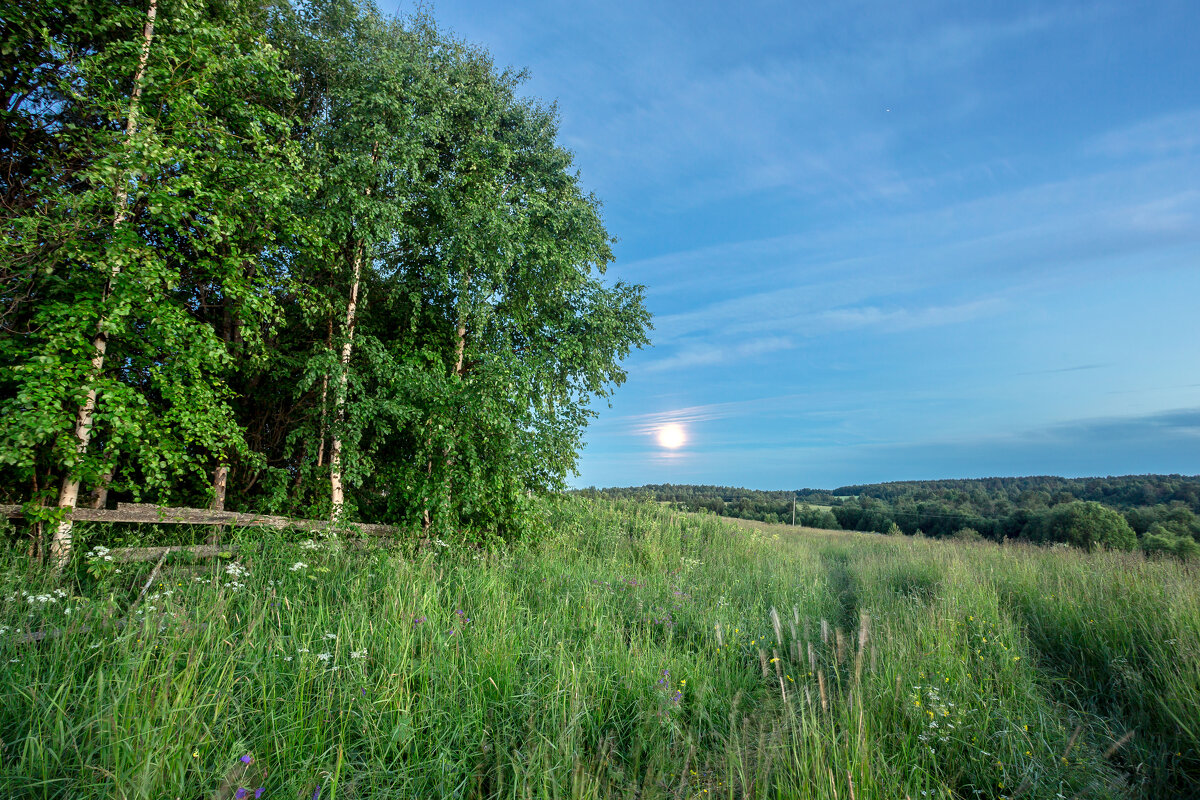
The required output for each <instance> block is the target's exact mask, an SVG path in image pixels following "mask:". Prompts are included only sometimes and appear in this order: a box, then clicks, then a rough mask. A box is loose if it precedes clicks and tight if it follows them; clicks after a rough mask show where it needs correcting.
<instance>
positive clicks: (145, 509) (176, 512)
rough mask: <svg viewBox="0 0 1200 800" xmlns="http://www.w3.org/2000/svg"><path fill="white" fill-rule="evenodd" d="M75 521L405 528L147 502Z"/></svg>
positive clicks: (390, 532) (10, 510)
mask: <svg viewBox="0 0 1200 800" xmlns="http://www.w3.org/2000/svg"><path fill="white" fill-rule="evenodd" d="M0 515H2V516H5V517H7V518H9V519H22V518H24V516H25V514H24V513H23V512H22V511H21V507H20V506H13V505H0ZM71 519H73V520H74V521H76V522H134V523H141V524H154V525H222V526H237V527H241V528H276V529H278V530H283V529H285V528H299V529H301V530H309V531H324V530H330V529H337V528H344V529H349V530H354V531H357V532H358V533H360V534H362V535H364V536H396V535H398V534H400V533H402V532H403V530H404V529H402V528H400V527H397V526H395V525H377V524H374V523H370V522H343V523H340V524H338V525H334V524H333V523H331V522H329V521H328V520H317V519H294V518H292V517H275V516H270V515H268V514H243V513H240V512H237V511H209V510H207V509H203V508H168V507H165V506H156V505H152V504H149V503H117V507H116V508H115V509H107V508H76V509H74V510H73V511H72V512H71Z"/></svg>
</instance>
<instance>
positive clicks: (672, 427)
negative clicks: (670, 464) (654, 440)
mask: <svg viewBox="0 0 1200 800" xmlns="http://www.w3.org/2000/svg"><path fill="white" fill-rule="evenodd" d="M658 443H659V445H660V446H662V447H665V448H667V449H668V450H677V449H679V448H680V447H683V446H684V444H686V443H687V432H686V431H684V429H683V426H682V425H680V424H678V423H676V422H668V423H667V424H666V425H663V426H662V427H661V428H659V429H658Z"/></svg>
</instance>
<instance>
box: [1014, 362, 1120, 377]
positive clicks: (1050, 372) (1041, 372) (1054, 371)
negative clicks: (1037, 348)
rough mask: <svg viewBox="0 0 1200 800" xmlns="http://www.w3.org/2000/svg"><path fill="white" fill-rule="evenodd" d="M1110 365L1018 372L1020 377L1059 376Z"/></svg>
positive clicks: (1084, 365)
mask: <svg viewBox="0 0 1200 800" xmlns="http://www.w3.org/2000/svg"><path fill="white" fill-rule="evenodd" d="M1107 366H1109V365H1108V364H1078V365H1076V366H1073V367H1056V368H1054V369H1035V370H1031V371H1029V372H1018V373H1017V374H1018V375H1057V374H1059V373H1063V372H1082V371H1083V370H1089V369H1101V368H1103V367H1107Z"/></svg>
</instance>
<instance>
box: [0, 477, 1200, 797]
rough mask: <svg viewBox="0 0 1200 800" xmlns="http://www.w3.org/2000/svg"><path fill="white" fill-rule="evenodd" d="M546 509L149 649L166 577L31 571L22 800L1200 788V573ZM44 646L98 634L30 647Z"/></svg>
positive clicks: (305, 554) (9, 771)
mask: <svg viewBox="0 0 1200 800" xmlns="http://www.w3.org/2000/svg"><path fill="white" fill-rule="evenodd" d="M547 513H548V514H549V515H551V516H552V522H553V528H554V530H556V531H557V533H556V535H555V536H554V537H553V538H552V539H551V540H549V541H546V542H543V543H542V544H541V545H539V546H538V547H536V548H535V547H528V548H517V549H514V550H512V551H510V552H508V553H505V554H502V555H488V556H481V555H480V554H478V553H476V552H474V551H471V550H469V549H466V548H457V547H453V546H448V547H445V548H437V549H436V550H435V551H434V552H427V553H424V554H420V555H417V556H415V557H414V556H412V555H411V554H407V555H406V554H404V553H399V552H387V551H382V550H379V551H370V552H363V551H355V550H347V549H344V548H341V547H339V546H337V544H336V543H314V544H311V545H304V544H302V543H298V542H286V541H282V540H279V541H273V542H269V543H268V546H267V547H266V548H265V550H264V551H263V552H262V553H261V554H258V555H256V556H254V558H253V561H243V562H231V561H226V562H223V563H221V564H217V565H215V566H214V567H213V568H212V570H211V571H207V570H206V569H204V568H202V569H201V570H200V571H199V572H197V570H196V568H194V567H188V568H187V571H185V570H184V569H182V568H176V569H175V570H173V571H168V572H166V573H164V576H163V580H162V582H161V585H159V586H156V587H154V588H153V589H152V590H151V593H150V594H149V595H148V596H147V597H146V599H145V600H144V601H143V602H142V603H141V605H140V606H139V608H138V613H137V615H136V616H137V619H138V620H139V621H140V622H139V624H135V625H128V626H125V627H116V626H115V625H112V624H110V623H107V622H106V621H105V620H106V619H111V618H113V617H114V616H119V614H120V611H121V610H122V609H124V608H126V607H127V606H128V603H129V600H130V599H131V594H132V595H135V594H136V589H134V588H132V587H135V586H138V585H139V584H138V578H139V575H136V574H131V573H129V572H126V573H121V574H119V575H117V574H109V575H107V576H104V577H103V578H102V579H100V580H92V579H87V580H83V581H81V583H80V585H78V586H73V587H70V588H69V591H66V592H65V593H66V595H67V596H65V597H59V596H57V595H56V594H55V593H54V591H53V588H50V587H47V586H40V585H31V584H30V583H29V580H28V579H27V578H26V577H25V576H26V572H25V569H24V565H23V564H22V563H21V561H20V559H19V558H18V557H17V556H15V555H9V556H6V557H5V559H4V561H3V564H2V569H3V573H2V575H0V664H3V667H4V669H3V670H2V671H0V739H2V740H3V745H2V747H0V795H3V796H35V797H42V796H44V797H70V798H76V797H122V796H124V797H130V798H133V797H185V798H212V797H235V796H236V795H237V793H238V790H239V789H241V790H244V793H245V794H247V795H248V796H254V792H255V790H257V789H260V788H261V789H262V793H261V794H262V796H263V797H287V798H301V797H302V798H311V797H313V796H314V792H317V791H318V790H319V792H320V794H319V797H320V798H330V797H343V798H367V797H389V798H393V797H512V798H526V797H528V798H535V797H536V798H549V797H564V798H565V797H597V798H598V797H629V798H634V797H638V798H651V797H678V798H684V797H687V798H693V797H702V798H711V797H728V798H735V797H774V798H792V797H796V798H833V797H836V798H850V800H867V799H868V798H888V800H891V799H892V798H903V797H906V796H907V797H911V798H913V800H916V799H917V798H927V797H940V798H973V797H987V798H1001V797H1018V796H1020V797H1029V798H1043V797H1045V798H1055V797H1058V796H1062V797H1064V798H1070V797H1076V796H1078V797H1114V798H1116V797H1126V796H1127V797H1146V798H1157V797H1173V796H1190V795H1194V794H1196V793H1197V791H1200V782H1198V777H1200V762H1198V759H1197V753H1198V748H1197V741H1196V738H1195V736H1194V734H1193V729H1194V726H1193V721H1194V720H1195V719H1196V718H1197V717H1198V716H1200V714H1197V711H1200V658H1197V657H1196V654H1197V653H1198V652H1200V599H1198V598H1200V593H1198V592H1197V591H1196V588H1197V575H1196V573H1195V572H1194V571H1192V572H1189V571H1188V570H1187V569H1185V568H1183V567H1181V566H1178V565H1175V564H1169V563H1147V562H1144V561H1142V560H1140V559H1134V558H1132V557H1125V556H1116V555H1110V554H1092V555H1086V554H1081V553H1077V552H1061V551H1053V550H1033V549H1026V548H1020V549H1017V548H1005V549H1001V548H996V547H990V546H984V545H958V544H948V543H938V542H930V541H913V540H911V539H903V538H890V537H881V536H870V535H863V534H837V533H830V532H814V531H807V530H797V529H792V528H790V527H788V526H763V525H761V524H757V523H745V524H732V523H730V522H728V521H724V520H721V519H718V518H715V517H711V516H709V517H702V516H693V515H683V514H678V513H674V512H671V511H668V510H665V509H663V508H662V507H660V506H656V505H651V504H646V505H632V504H609V503H585V502H582V501H577V500H571V501H567V502H565V503H564V504H563V505H561V506H557V507H554V508H551V509H548V510H547ZM743 522H744V521H743ZM143 580H144V578H143ZM60 591H62V590H61V589H60ZM23 592H24V593H25V594H22V593H23ZM30 598H32V599H30ZM68 609H69V611H70V613H67V612H68ZM42 626H55V627H60V628H61V627H64V626H66V627H70V626H79V627H77V628H76V632H75V633H74V634H73V635H67V636H60V637H52V638H47V639H45V640H43V641H41V642H38V643H36V644H29V643H24V642H22V641H21V640H20V638H19V637H18V636H15V635H14V634H17V633H18V629H19V632H20V636H23V635H24V634H26V633H28V631H29V630H30V629H37V628H40V627H42ZM82 626H86V627H87V628H88V630H87V631H84V630H82ZM1130 732H1132V733H1133V736H1132V737H1131V738H1126V739H1125V741H1123V742H1121V744H1120V746H1119V747H1117V748H1115V749H1114V748H1113V744H1114V743H1116V742H1119V741H1120V740H1122V738H1125V737H1126V736H1127V734H1129V733H1130Z"/></svg>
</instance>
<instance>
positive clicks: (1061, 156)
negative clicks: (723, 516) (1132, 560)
mask: <svg viewBox="0 0 1200 800" xmlns="http://www.w3.org/2000/svg"><path fill="white" fill-rule="evenodd" d="M383 2H385V4H386V2H387V0H383ZM397 10H400V11H403V10H405V8H404V7H398V9H397ZM432 10H433V13H434V16H435V17H436V18H437V19H438V20H439V21H440V23H441V24H442V25H443V26H444V27H446V28H447V29H449V30H451V31H453V32H454V33H456V34H458V35H459V36H460V37H462V38H464V39H467V40H469V41H472V42H475V43H478V44H481V45H483V46H484V47H486V48H487V49H488V50H489V51H490V52H491V53H492V54H493V56H494V57H495V59H496V62H497V63H498V64H499V65H500V66H513V67H518V68H525V69H527V70H528V72H529V78H528V81H527V82H526V84H525V91H526V93H527V94H528V95H530V96H532V97H537V98H541V99H542V100H545V101H554V102H556V103H557V105H558V109H559V113H560V116H561V129H560V141H561V143H562V144H563V145H564V146H565V147H567V148H568V149H570V150H571V151H572V152H573V153H574V154H575V164H576V167H577V168H578V170H579V174H580V177H581V181H582V183H583V185H584V186H585V188H586V189H587V190H588V191H591V192H593V193H595V195H596V196H597V197H598V198H600V200H601V201H602V202H603V216H604V220H605V223H606V226H607V227H608V230H609V231H610V233H611V234H612V235H613V236H615V237H616V238H617V240H618V241H617V243H616V244H615V246H614V251H615V253H616V260H615V262H614V263H613V264H612V265H610V267H609V271H608V276H609V277H610V278H612V279H621V280H625V281H629V282H634V283H639V284H643V285H644V286H645V287H646V299H647V304H648V306H649V308H650V310H651V311H652V313H653V314H654V331H653V332H652V334H651V338H652V341H653V346H652V347H650V348H647V349H645V350H642V351H640V352H637V353H635V354H633V355H632V356H631V357H630V358H629V359H628V360H627V361H626V362H625V366H626V368H627V370H628V379H627V380H626V382H625V384H624V385H623V386H621V387H619V388H618V389H616V391H615V392H614V394H613V396H612V398H611V405H609V403H607V402H603V401H602V402H600V403H598V404H597V405H596V409H597V411H598V412H599V413H598V416H597V418H596V419H595V420H594V421H593V423H592V425H591V426H590V428H589V430H588V433H587V446H586V448H585V450H584V451H583V453H582V455H581V457H580V463H579V470H580V474H579V475H578V476H577V477H576V478H575V479H574V481H573V483H574V485H576V486H591V485H594V486H631V485H641V484H645V483H709V484H719V485H733V486H747V487H753V488H760V489H783V488H803V487H812V488H834V487H837V486H841V485H845V484H851V483H871V482H879V481H890V480H918V479H936V478H970V477H983V476H992V475H1045V474H1052V475H1065V476H1087V475H1124V474H1137V473H1146V472H1159V473H1172V472H1178V473H1185V474H1196V473H1200V347H1198V346H1197V345H1198V340H1200V336H1198V334H1200V47H1197V46H1196V38H1195V37H1196V32H1197V31H1200V3H1197V2H1195V0H1180V1H1179V2H1174V1H1173V0H1161V1H1160V0H1148V1H1147V2H1144V3H1128V2H1079V3H1073V2H1057V3H1054V2H1044V3H1028V2H1020V0H1005V1H1004V2H975V1H973V2H970V3H962V2H928V1H926V0H909V1H907V2H903V3H897V2H895V0H843V1H842V2H837V3H815V2H778V3H770V2H745V3H730V2H727V1H725V2H708V0H688V2H648V1H647V0H641V1H639V2H629V1H628V0H603V2H591V0H587V1H585V2H571V3H564V2H561V0H559V1H557V2H555V1H552V0H509V2H506V3H495V2H494V0H440V2H437V3H436V4H435V5H434V6H433V7H432ZM664 429H666V430H667V433H666V435H664ZM680 440H682V442H681V441H680ZM664 443H665V444H667V445H673V446H671V447H667V446H664Z"/></svg>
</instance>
